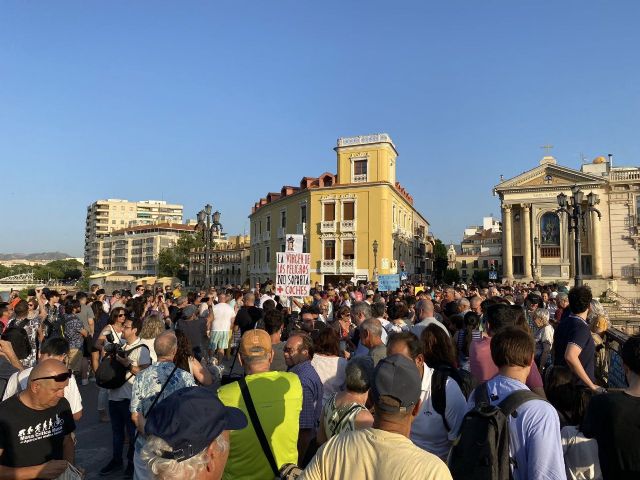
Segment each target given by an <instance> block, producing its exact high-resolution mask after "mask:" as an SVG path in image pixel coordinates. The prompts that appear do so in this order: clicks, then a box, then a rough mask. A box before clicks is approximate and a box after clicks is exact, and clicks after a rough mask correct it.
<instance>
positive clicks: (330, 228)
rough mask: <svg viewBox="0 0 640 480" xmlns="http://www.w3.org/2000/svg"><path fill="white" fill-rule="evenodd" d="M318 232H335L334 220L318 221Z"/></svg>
mask: <svg viewBox="0 0 640 480" xmlns="http://www.w3.org/2000/svg"><path fill="white" fill-rule="evenodd" d="M320 233H336V222H335V220H327V221H324V222H320Z"/></svg>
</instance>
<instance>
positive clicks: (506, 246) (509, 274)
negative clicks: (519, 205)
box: [502, 205, 513, 281]
mask: <svg viewBox="0 0 640 480" xmlns="http://www.w3.org/2000/svg"><path fill="white" fill-rule="evenodd" d="M502 230H503V232H502V265H503V275H504V278H505V279H506V280H509V281H513V244H512V240H511V205H504V206H503V210H502Z"/></svg>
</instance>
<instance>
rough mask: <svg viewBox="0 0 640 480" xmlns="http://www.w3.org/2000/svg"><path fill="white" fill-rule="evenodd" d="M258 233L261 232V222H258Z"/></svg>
mask: <svg viewBox="0 0 640 480" xmlns="http://www.w3.org/2000/svg"><path fill="white" fill-rule="evenodd" d="M258 231H259V232H262V220H260V222H258Z"/></svg>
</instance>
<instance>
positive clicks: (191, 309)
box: [182, 305, 198, 318]
mask: <svg viewBox="0 0 640 480" xmlns="http://www.w3.org/2000/svg"><path fill="white" fill-rule="evenodd" d="M196 313H198V307H196V306H195V305H187V306H186V307H184V308H183V309H182V318H189V317H192V316H193V315H195V314H196Z"/></svg>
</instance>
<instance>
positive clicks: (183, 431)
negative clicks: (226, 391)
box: [144, 387, 247, 462]
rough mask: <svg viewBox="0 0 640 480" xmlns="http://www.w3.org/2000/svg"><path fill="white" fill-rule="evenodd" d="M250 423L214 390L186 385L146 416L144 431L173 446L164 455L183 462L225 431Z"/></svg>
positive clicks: (240, 427)
mask: <svg viewBox="0 0 640 480" xmlns="http://www.w3.org/2000/svg"><path fill="white" fill-rule="evenodd" d="M246 426H247V417H246V416H245V414H244V413H243V412H242V410H240V409H238V408H233V407H225V406H224V405H223V403H222V402H221V401H220V400H219V399H218V396H217V395H216V393H215V392H213V391H212V390H210V389H208V388H204V387H186V388H182V389H180V390H177V391H175V392H173V393H172V394H171V395H169V396H168V397H167V398H165V399H164V400H162V401H161V402H159V403H158V404H157V405H156V406H155V408H154V409H153V410H151V413H150V414H149V417H148V418H147V422H146V424H145V426H144V430H145V432H146V433H147V434H149V435H154V436H156V437H160V438H162V439H163V440H164V441H165V442H167V443H168V444H169V446H170V447H171V448H172V450H171V451H170V452H164V453H163V454H162V457H163V458H170V459H174V460H177V461H178V462H181V461H183V460H187V459H188V458H191V457H193V456H194V455H197V454H198V453H200V452H202V451H203V450H204V449H205V448H207V447H208V446H209V444H210V443H211V442H212V441H213V440H215V439H216V438H217V437H218V435H220V434H221V433H222V431H223V430H240V429H242V428H244V427H246Z"/></svg>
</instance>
